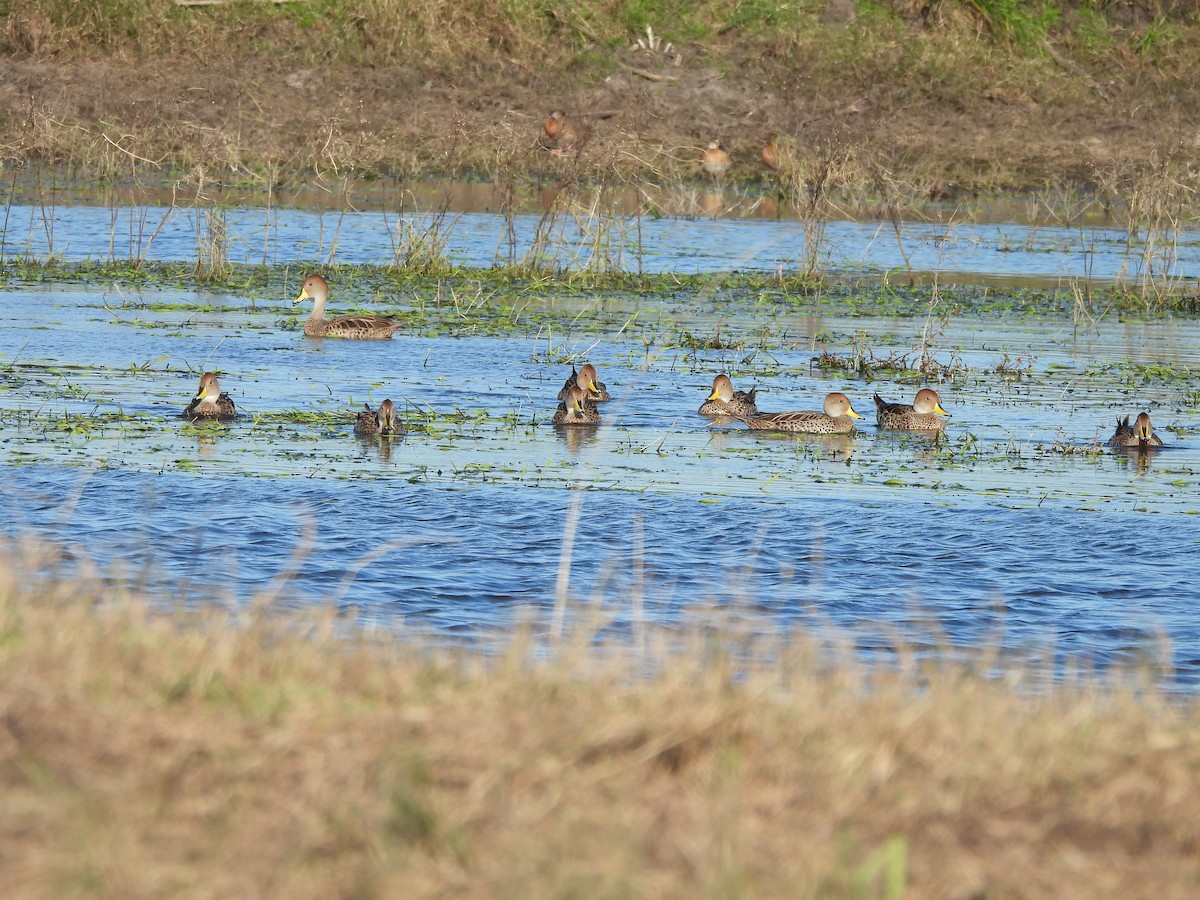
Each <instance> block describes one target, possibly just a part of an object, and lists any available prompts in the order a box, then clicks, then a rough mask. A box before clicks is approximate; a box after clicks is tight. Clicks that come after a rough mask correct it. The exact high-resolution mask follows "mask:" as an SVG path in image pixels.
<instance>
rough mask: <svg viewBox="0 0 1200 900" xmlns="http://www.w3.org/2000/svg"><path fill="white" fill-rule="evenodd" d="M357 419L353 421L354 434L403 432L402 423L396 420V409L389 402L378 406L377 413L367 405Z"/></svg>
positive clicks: (385, 401) (386, 401)
mask: <svg viewBox="0 0 1200 900" xmlns="http://www.w3.org/2000/svg"><path fill="white" fill-rule="evenodd" d="M363 406H364V407H365V408H364V409H363V411H362V412H360V413H359V414H358V418H357V419H355V421H354V433H355V434H383V435H391V434H399V433H401V432H402V431H404V423H403V422H401V421H400V420H399V419H397V418H396V407H395V406H394V405H393V404H392V401H391V400H384V401H383V402H382V403H380V404H379V412H375V411H373V410H372V409H371V407H370V406H368V405H367V404H365V403H364V404H363Z"/></svg>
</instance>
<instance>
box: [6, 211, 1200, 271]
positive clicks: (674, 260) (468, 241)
mask: <svg viewBox="0 0 1200 900" xmlns="http://www.w3.org/2000/svg"><path fill="white" fill-rule="evenodd" d="M208 215H209V212H208V211H206V210H194V209H187V208H156V207H129V208H117V209H115V210H112V209H109V208H107V207H87V206H62V207H48V208H47V207H40V206H21V205H14V206H13V207H12V208H11V209H10V210H9V213H8V220H7V221H8V227H7V230H6V231H5V232H4V233H3V240H2V241H0V251H3V256H4V257H6V258H14V257H32V258H36V259H45V258H47V257H49V256H51V255H54V256H56V257H58V258H60V259H64V260H92V261H101V262H103V261H110V260H117V261H124V260H138V259H146V260H150V261H159V262H179V261H185V262H193V261H195V260H196V258H197V253H198V246H200V245H202V244H205V243H206V241H207V240H208V235H209V234H210V228H209V220H208ZM220 217H221V221H222V223H223V228H224V231H225V248H226V252H227V254H228V258H229V260H230V261H232V262H236V263H248V264H268V265H283V264H289V263H293V262H297V261H301V260H304V261H308V262H317V263H320V264H324V265H332V264H362V263H370V264H374V265H390V264H392V263H393V261H395V260H396V259H398V258H403V253H404V249H405V247H406V243H407V242H409V241H410V240H411V241H414V242H415V243H416V244H428V243H430V242H431V241H433V242H436V243H437V245H438V249H439V252H440V253H442V254H444V255H445V256H446V257H447V258H449V259H450V260H451V261H453V262H455V263H459V264H462V265H467V266H484V267H487V266H492V265H495V264H502V263H507V262H510V261H511V262H522V261H527V260H533V259H537V260H538V261H540V262H545V263H549V264H552V265H556V266H560V267H562V268H565V269H585V268H593V269H600V270H605V271H607V270H613V269H615V270H624V271H642V272H648V273H657V272H681V273H697V272H727V271H731V270H737V271H766V272H773V271H776V270H780V269H782V270H784V271H792V270H795V269H796V268H798V267H803V265H804V261H805V257H806V249H805V248H806V236H805V230H804V226H803V223H801V222H798V221H793V220H786V219H785V220H779V221H764V220H760V219H740V218H727V219H712V218H707V217H703V216H694V217H681V216H662V217H653V216H643V217H641V218H635V217H630V216H618V215H613V216H603V217H599V216H595V215H590V214H588V213H587V212H586V211H585V212H575V213H571V212H564V213H562V214H561V215H559V216H558V217H556V218H555V219H553V220H552V222H551V224H550V225H549V226H547V224H546V220H544V219H543V218H542V217H540V216H537V215H532V214H527V213H526V214H518V215H515V216H514V217H513V219H512V222H511V225H512V231H511V240H512V243H511V245H510V235H509V230H508V228H509V222H508V221H507V220H506V219H504V218H503V217H501V216H498V215H495V214H491V213H474V212H473V213H455V214H450V215H447V216H445V217H441V218H439V217H436V216H431V215H428V214H426V215H420V214H415V215H407V216H404V217H403V218H401V217H399V216H398V215H397V214H395V213H385V212H380V211H372V212H357V211H349V212H347V211H340V212H328V211H326V212H321V211H310V210H300V209H287V208H282V209H274V210H270V211H266V210H250V209H229V210H225V211H223V212H221V214H220ZM539 226H541V227H542V229H543V231H544V232H545V234H546V236H547V237H548V240H549V247H540V245H538V246H535V235H537V233H538V229H539ZM1147 237H1148V236H1147V235H1145V234H1142V235H1137V236H1134V237H1132V238H1131V237H1130V236H1129V234H1128V233H1127V232H1126V231H1124V230H1122V229H1119V228H1112V227H1098V226H1097V227H1093V226H1087V227H1079V228H1068V227H1063V226H1055V225H1026V224H1012V225H998V224H972V223H968V222H957V223H956V222H950V223H944V222H933V223H926V222H909V223H904V224H903V225H902V226H901V230H900V233H899V235H897V233H896V232H895V230H894V229H893V227H892V225H891V223H890V222H880V221H866V222H842V221H831V222H828V223H827V224H826V225H825V227H824V231H823V234H822V236H821V239H820V240H821V243H820V246H819V247H818V248H817V249H816V250H815V252H814V255H815V257H816V259H817V260H818V261H819V265H820V268H821V269H822V270H826V271H834V272H849V273H860V272H861V273H868V274H871V273H875V274H878V273H892V274H894V275H903V274H905V273H907V272H908V271H910V270H911V271H913V272H918V273H937V274H938V275H939V276H940V277H942V278H943V279H945V280H956V281H966V282H970V281H973V280H978V279H980V278H988V279H997V278H999V279H1021V280H1023V281H1030V282H1040V283H1062V284H1066V283H1068V282H1071V281H1085V282H1092V283H1109V282H1114V281H1121V282H1126V283H1131V284H1136V283H1138V281H1139V279H1141V278H1143V277H1145V278H1153V279H1155V280H1157V281H1158V283H1166V282H1168V281H1175V280H1180V279H1188V278H1195V277H1198V276H1200V235H1197V234H1195V233H1191V232H1181V233H1178V234H1172V235H1169V236H1166V237H1164V236H1157V239H1156V241H1155V242H1153V243H1148V242H1147ZM539 247H540V249H539Z"/></svg>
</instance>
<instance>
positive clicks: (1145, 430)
mask: <svg viewBox="0 0 1200 900" xmlns="http://www.w3.org/2000/svg"><path fill="white" fill-rule="evenodd" d="M1162 445H1163V442H1162V439H1161V438H1159V436H1158V435H1157V434H1155V433H1154V427H1153V426H1152V425H1151V424H1150V414H1149V413H1144V412H1143V413H1138V417H1137V419H1136V420H1135V421H1134V423H1133V425H1130V424H1129V416H1126V417H1125V418H1123V419H1122V418H1121V417H1120V416H1118V417H1117V430H1116V431H1115V432H1114V433H1113V436H1112V437H1110V438H1109V439H1108V446H1110V447H1138V448H1139V449H1145V448H1146V447H1161V446H1162Z"/></svg>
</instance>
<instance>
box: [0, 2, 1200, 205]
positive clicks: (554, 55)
mask: <svg viewBox="0 0 1200 900" xmlns="http://www.w3.org/2000/svg"><path fill="white" fill-rule="evenodd" d="M894 5H895V4H894ZM898 5H899V6H904V5H903V4H898ZM290 6H294V7H299V6H301V5H300V4H292V5H290ZM816 6H823V5H822V4H817V5H816ZM818 12H819V10H817V9H816V8H815V7H814V10H813V11H811V12H808V13H804V14H803V15H804V16H805V18H804V19H803V20H802V22H801V25H803V27H802V28H800V30H799V31H797V32H796V33H795V34H790V33H789V34H788V36H787V39H786V40H784V39H783V37H782V36H780V37H778V38H777V39H775V40H774V42H773V43H771V42H767V41H766V40H765V39H764V38H762V37H761V36H759V37H758V38H756V39H755V40H751V39H750V38H748V37H745V36H743V37H741V38H739V35H738V34H737V32H736V30H735V31H732V32H721V31H719V30H718V31H716V32H714V33H713V34H712V35H710V36H708V37H707V38H706V39H704V40H702V41H696V42H682V43H679V44H670V45H669V50H668V49H667V47H668V45H665V44H663V45H658V46H656V47H655V48H654V49H647V48H645V47H637V46H636V44H633V43H628V44H627V43H625V42H623V41H622V42H621V43H619V44H618V43H616V41H614V40H611V39H609V40H597V41H595V42H590V41H589V40H588V39H587V37H586V35H584V36H580V34H579V33H578V32H576V33H575V38H576V39H577V42H578V44H579V46H578V47H575V48H574V49H573V50H572V51H571V52H570V53H569V54H564V53H562V52H557V51H556V49H555V48H554V47H551V46H546V45H543V46H537V45H531V44H529V43H528V42H526V41H519V40H512V41H510V42H509V44H510V46H505V47H501V48H496V47H491V48H490V49H488V50H487V52H483V51H479V52H476V53H473V55H471V56H469V57H466V58H463V57H462V56H457V57H456V56H454V54H453V53H451V52H449V51H446V52H444V53H443V55H439V54H438V53H436V52H434V51H432V50H429V51H427V52H425V53H424V55H415V54H414V55H405V54H404V53H403V52H388V53H383V52H375V53H374V54H372V55H368V56H366V58H361V59H360V60H359V61H358V62H352V61H348V60H346V59H344V58H342V55H340V54H339V53H338V52H337V48H331V49H330V50H329V52H327V53H320V52H315V50H317V51H319V50H320V49H321V48H320V46H319V42H320V41H321V40H322V38H321V37H320V32H319V30H318V31H315V32H314V31H311V29H312V28H319V24H318V25H310V26H306V27H308V28H309V29H310V30H309V31H306V30H305V28H302V27H300V25H298V24H297V23H296V22H295V21H293V20H292V19H287V18H277V19H272V20H270V21H269V22H268V23H267V24H266V25H263V26H262V27H261V28H259V29H258V30H257V31H254V32H253V33H249V34H241V33H239V32H238V31H236V30H226V31H223V32H222V31H214V28H216V27H217V26H212V25H211V24H209V25H203V29H207V30H203V29H202V24H197V23H196V22H192V23H191V24H190V25H189V26H188V27H189V28H190V29H191V30H190V31H188V30H181V31H180V33H179V37H178V40H177V41H176V42H175V43H174V44H172V43H170V42H167V41H165V40H162V39H160V44H161V46H160V45H149V44H148V45H147V46H141V45H139V46H138V47H133V48H126V50H125V51H124V52H114V51H113V50H112V49H111V48H109V49H104V48H100V49H94V50H88V49H87V47H86V46H83V47H67V48H65V49H62V50H61V52H60V51H59V49H58V48H56V47H54V46H53V44H52V43H51V42H50V39H49V38H46V39H44V40H41V41H39V40H34V39H33V38H31V37H29V35H28V34H27V33H26V32H28V31H29V29H30V28H32V27H34V26H32V25H30V24H29V23H28V22H26V21H24V20H22V22H16V24H14V18H13V15H14V14H10V16H9V22H8V29H7V43H8V49H9V51H10V54H9V55H8V56H7V57H6V58H4V59H2V60H0V85H2V87H0V141H2V142H3V145H4V155H5V156H6V157H7V158H8V159H9V160H11V161H14V162H28V161H54V162H69V163H73V164H77V165H79V166H81V167H83V168H85V169H87V170H89V171H93V172H101V173H105V172H121V171H126V172H128V171H143V172H144V171H148V170H152V169H158V168H161V167H167V168H176V169H180V168H181V169H193V168H197V167H199V168H203V169H206V170H208V171H210V172H213V173H220V174H224V175H228V174H229V173H234V174H235V175H237V174H241V175H248V176H252V177H261V176H263V175H266V176H274V175H278V174H279V173H281V172H292V173H295V172H312V171H316V172H320V173H322V174H326V175H328V174H331V173H332V174H338V173H342V172H347V171H354V172H356V173H360V174H361V173H372V172H376V173H381V174H384V173H386V174H401V175H414V174H429V173H439V174H453V175H460V176H462V175H468V176H476V177H484V178H489V179H493V180H496V179H505V178H518V177H524V176H532V177H538V178H548V177H563V176H567V177H574V176H579V177H585V178H589V179H597V178H599V179H611V180H644V179H664V180H680V179H689V178H700V177H702V173H701V169H700V166H699V162H698V159H699V153H700V149H701V148H702V147H703V146H704V145H705V144H706V143H707V142H708V141H709V140H712V139H720V140H721V141H723V143H724V144H725V146H726V147H727V148H729V150H730V152H731V154H732V156H733V167H732V169H731V170H730V172H729V173H728V176H727V177H728V178H729V179H732V180H736V181H749V180H756V179H762V180H769V179H771V178H772V177H777V176H776V174H775V173H773V172H772V171H771V170H769V169H768V168H767V167H766V166H764V165H763V164H762V162H761V161H760V159H759V150H760V148H761V146H762V143H763V141H764V140H765V139H766V138H767V137H768V136H769V135H771V134H779V135H783V136H786V137H787V138H789V139H791V140H793V141H794V146H795V147H797V148H798V149H799V152H800V153H801V155H810V156H811V155H816V156H819V155H821V154H822V153H827V152H828V151H829V149H830V148H837V150H838V152H839V153H840V154H841V155H842V156H843V157H845V158H846V163H847V165H848V167H849V170H850V172H849V174H848V175H847V177H852V178H857V179H859V180H861V181H863V182H864V183H875V184H876V185H880V184H883V185H886V184H895V183H899V184H901V185H902V186H903V187H904V189H906V190H908V189H915V190H917V191H922V190H937V189H939V188H941V187H943V186H945V187H947V188H949V189H952V190H953V189H961V190H992V189H997V188H1030V187H1041V186H1046V185H1058V184H1063V183H1073V184H1075V183H1080V182H1090V181H1093V180H1095V179H1097V178H1099V177H1103V175H1104V173H1105V172H1107V171H1110V170H1112V169H1113V168H1114V167H1119V166H1121V165H1126V164H1141V163H1149V162H1151V161H1152V160H1153V158H1154V157H1155V155H1156V154H1157V155H1162V154H1164V153H1166V154H1170V153H1176V154H1178V153H1185V154H1186V153H1190V152H1191V151H1192V148H1193V147H1194V141H1195V135H1196V123H1197V118H1198V117H1197V108H1198V106H1200V103H1198V102H1197V91H1196V89H1195V85H1196V84H1197V83H1200V78H1198V77H1193V76H1194V75H1195V74H1196V73H1194V72H1192V71H1191V69H1193V68H1197V66H1198V64H1197V63H1196V61H1195V60H1196V59H1197V58H1200V55H1198V54H1195V53H1191V54H1190V55H1189V54H1188V53H1186V52H1183V51H1185V50H1186V48H1187V47H1188V46H1190V45H1191V44H1192V43H1194V41H1193V39H1192V37H1191V36H1190V32H1189V31H1188V30H1187V28H1186V27H1185V23H1175V24H1172V25H1171V28H1172V29H1173V31H1172V35H1174V41H1173V43H1170V44H1168V43H1166V42H1165V41H1160V45H1159V47H1158V48H1156V49H1155V50H1154V52H1153V54H1151V53H1147V52H1135V50H1134V49H1133V48H1134V46H1135V45H1134V44H1133V43H1131V42H1132V41H1134V40H1135V39H1136V38H1137V37H1138V34H1140V32H1135V31H1134V30H1131V28H1133V26H1130V28H1126V29H1124V30H1120V31H1118V30H1116V26H1115V25H1113V26H1111V28H1110V31H1109V32H1107V33H1106V41H1107V42H1108V51H1107V53H1104V54H1101V53H1098V52H1097V51H1096V50H1094V49H1093V50H1090V51H1088V52H1084V51H1085V49H1086V48H1083V49H1081V48H1079V47H1077V46H1076V43H1075V38H1074V34H1075V32H1069V33H1068V32H1064V33H1063V34H1062V35H1060V36H1059V42H1058V44H1057V45H1055V46H1051V45H1050V44H1049V43H1047V44H1046V46H1045V48H1044V49H1038V50H1035V51H1029V50H1020V49H1018V48H1013V47H1007V46H1004V45H1003V44H1000V43H997V42H996V41H995V40H994V39H993V38H990V37H989V36H988V35H986V34H982V33H979V31H978V29H977V30H976V31H975V32H974V33H973V32H971V31H970V30H969V28H968V29H964V28H963V27H961V26H962V25H963V24H964V23H955V22H951V23H950V24H949V25H946V24H945V23H942V25H941V26H939V27H933V26H931V25H929V24H928V23H922V22H920V21H918V20H916V19H912V18H904V17H897V16H894V15H893V16H890V17H889V16H883V15H874V16H866V15H862V14H860V15H858V16H856V17H853V18H852V19H851V20H849V21H845V22H841V21H836V20H830V21H824V20H820V19H818V17H817V13H818ZM281 15H282V14H281ZM293 15H295V14H293ZM935 24H936V23H935ZM965 24H966V25H969V24H970V22H969V21H968V22H966V23H965ZM1134 24H1135V25H1136V23H1134ZM268 26H269V27H268ZM176 27H179V28H182V26H176ZM222 27H225V26H222ZM797 27H799V26H797ZM1140 27H1142V28H1143V30H1144V29H1145V28H1146V27H1149V26H1145V25H1143V26H1140ZM22 29H24V30H22ZM310 33H311V34H312V35H315V36H314V37H311V38H306V37H305V36H306V35H307V34H310ZM781 34H782V32H781ZM1144 37H1145V36H1144V35H1143V38H1144ZM326 39H327V40H329V39H330V38H326ZM306 41H308V42H309V43H308V44H306ZM313 41H315V42H317V44H318V46H316V47H315V48H314V46H312V45H311V43H312V42H313ZM48 47H49V49H47V48H48ZM456 52H457V51H456ZM463 52H467V51H463ZM361 56H362V54H360V57H361ZM556 108H558V109H563V110H566V111H567V112H568V113H569V114H570V115H572V116H575V117H577V118H579V119H581V120H582V121H583V123H584V124H585V126H586V130H587V131H588V132H589V136H588V139H587V140H586V141H583V142H581V144H580V146H579V147H577V148H575V152H572V153H569V154H565V155H561V156H560V155H554V154H551V153H549V152H548V146H549V142H548V141H547V139H546V138H545V136H544V134H543V132H542V129H541V123H542V121H543V119H544V118H545V116H546V115H547V114H548V113H549V112H550V111H551V110H552V109H556ZM843 174H845V173H843Z"/></svg>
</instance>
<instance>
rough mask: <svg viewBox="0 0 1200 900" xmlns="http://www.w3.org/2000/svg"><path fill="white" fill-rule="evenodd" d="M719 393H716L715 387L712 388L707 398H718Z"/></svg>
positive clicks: (719, 396)
mask: <svg viewBox="0 0 1200 900" xmlns="http://www.w3.org/2000/svg"><path fill="white" fill-rule="evenodd" d="M720 398H721V395H720V394H718V393H717V389H716V388H713V392H712V393H711V394H709V395H708V399H709V400H719V399H720Z"/></svg>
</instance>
